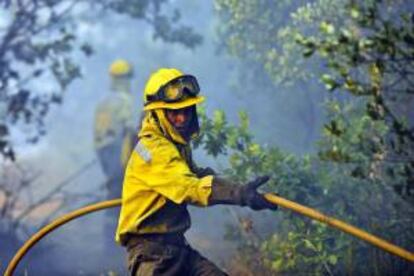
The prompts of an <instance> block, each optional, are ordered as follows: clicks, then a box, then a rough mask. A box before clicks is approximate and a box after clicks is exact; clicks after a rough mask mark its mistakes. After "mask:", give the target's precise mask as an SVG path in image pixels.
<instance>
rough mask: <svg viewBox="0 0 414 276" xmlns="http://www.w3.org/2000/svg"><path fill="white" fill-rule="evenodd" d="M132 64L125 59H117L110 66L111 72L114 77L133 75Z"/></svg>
mask: <svg viewBox="0 0 414 276" xmlns="http://www.w3.org/2000/svg"><path fill="white" fill-rule="evenodd" d="M132 71H133V70H132V66H131V65H130V64H129V63H128V61H126V60H124V59H117V60H115V61H114V62H112V64H111V66H109V74H110V75H111V76H112V77H131V76H132Z"/></svg>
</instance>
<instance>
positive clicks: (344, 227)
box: [265, 194, 414, 262]
mask: <svg viewBox="0 0 414 276" xmlns="http://www.w3.org/2000/svg"><path fill="white" fill-rule="evenodd" d="M265 197H266V199H267V200H268V201H270V202H271V203H274V204H277V205H279V206H281V207H284V208H287V209H290V210H292V211H295V212H296V213H299V214H302V215H305V216H307V217H310V218H312V219H315V220H318V221H320V222H323V223H325V224H327V225H329V226H332V227H334V228H337V229H339V230H341V231H343V232H345V233H348V234H351V235H353V236H355V237H357V238H359V239H361V240H364V241H366V242H368V243H370V244H372V245H375V246H376V247H379V248H380V249H382V250H385V251H387V252H389V253H391V254H394V255H397V256H399V257H401V258H404V259H406V260H408V261H410V262H414V253H411V252H409V251H407V250H405V249H403V248H401V247H398V246H396V245H393V244H391V243H389V242H387V241H385V240H383V239H380V238H378V237H376V236H374V235H371V234H370V233H368V232H365V231H363V230H361V229H358V228H356V227H354V226H352V225H349V224H347V223H345V222H343V221H340V220H338V219H335V218H332V217H328V216H325V215H324V214H322V213H320V212H318V211H316V210H314V209H311V208H308V207H306V206H303V205H300V204H298V203H296V202H293V201H290V200H287V199H284V198H283V197H280V196H276V195H274V194H266V195H265Z"/></svg>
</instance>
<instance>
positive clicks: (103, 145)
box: [94, 59, 136, 249]
mask: <svg viewBox="0 0 414 276" xmlns="http://www.w3.org/2000/svg"><path fill="white" fill-rule="evenodd" d="M132 71H133V70H132V67H131V65H130V64H129V63H128V62H127V61H125V60H122V59H119V60H115V61H114V62H113V63H112V64H111V66H110V67H109V75H110V78H111V93H110V94H108V95H107V96H106V97H105V98H104V99H103V100H102V101H101V102H100V103H99V104H98V106H97V108H96V112H95V125H94V146H95V151H96V154H97V157H98V160H99V163H100V165H101V169H102V171H103V173H104V175H105V178H106V179H105V188H106V198H107V199H114V198H119V197H121V191H122V181H123V174H124V171H125V166H126V163H127V161H128V159H129V155H130V153H131V151H132V149H133V148H134V145H133V143H134V139H135V137H136V127H134V125H135V124H134V121H133V119H134V116H133V109H132V106H133V100H134V99H133V97H132V94H131V92H130V83H131V79H132V74H133V72H132ZM135 140H136V139H135ZM135 142H136V141H135ZM118 216H119V213H118V211H117V210H115V209H113V210H109V211H107V212H106V213H105V224H104V229H103V235H104V241H105V242H104V246H105V248H106V249H110V248H114V246H115V243H114V240H113V232H114V231H115V228H116V222H117V218H118Z"/></svg>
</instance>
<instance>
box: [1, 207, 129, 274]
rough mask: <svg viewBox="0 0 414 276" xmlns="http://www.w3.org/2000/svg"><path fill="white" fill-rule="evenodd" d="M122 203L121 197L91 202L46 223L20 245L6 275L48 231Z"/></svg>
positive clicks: (12, 270) (10, 272) (11, 272)
mask: <svg viewBox="0 0 414 276" xmlns="http://www.w3.org/2000/svg"><path fill="white" fill-rule="evenodd" d="M120 205H121V199H113V200H107V201H102V202H98V203H95V204H91V205H88V206H85V207H83V208H80V209H77V210H75V211H73V212H70V213H69V214H65V215H63V216H61V217H60V218H58V219H56V220H54V221H53V222H51V223H50V224H48V225H46V226H45V227H43V228H42V229H40V230H39V231H38V232H37V233H36V234H34V235H33V236H32V237H30V239H29V240H27V241H26V242H25V243H24V244H23V246H22V247H20V249H19V251H17V253H16V255H14V257H13V259H12V260H11V261H10V263H9V265H8V266H7V269H6V272H5V273H4V276H12V275H13V272H14V270H15V269H16V267H17V264H18V263H19V262H20V260H21V259H22V258H23V257H24V255H25V254H26V253H27V251H29V249H30V248H32V247H33V245H35V244H36V243H37V242H38V241H39V240H41V239H42V238H43V237H44V236H46V235H47V234H48V233H50V232H51V231H53V230H54V229H56V228H58V227H59V226H61V225H62V224H65V223H67V222H69V221H71V220H73V219H75V218H77V217H81V216H84V215H86V214H89V213H92V212H95V211H99V210H102V209H106V208H111V207H116V206H120Z"/></svg>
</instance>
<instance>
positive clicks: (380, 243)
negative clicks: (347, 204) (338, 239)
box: [4, 194, 414, 276]
mask: <svg viewBox="0 0 414 276" xmlns="http://www.w3.org/2000/svg"><path fill="white" fill-rule="evenodd" d="M265 197H266V199H267V200H268V201H270V202H271V203H274V204H277V205H279V206H280V207H283V208H286V209H290V210H292V211H294V212H296V213H299V214H302V215H304V216H307V217H309V218H311V219H314V220H318V221H320V222H322V223H325V224H327V225H329V226H331V227H334V228H337V229H339V230H341V231H343V232H345V233H348V234H351V235H353V236H355V237H357V238H359V239H362V240H364V241H366V242H368V243H370V244H372V245H374V246H376V247H378V248H380V249H382V250H384V251H387V252H389V253H391V254H394V255H396V256H398V257H401V258H403V259H406V260H408V261H410V262H414V253H412V252H409V251H407V250H405V249H403V248H401V247H399V246H396V245H394V244H391V243H389V242H387V241H385V240H383V239H381V238H379V237H376V236H374V235H372V234H370V233H368V232H366V231H363V230H361V229H358V228H357V227H354V226H352V225H349V224H347V223H345V222H343V221H341V220H338V219H335V218H332V217H329V216H326V215H324V214H322V213H320V212H318V211H316V210H314V209H312V208H309V207H306V206H303V205H301V204H298V203H296V202H293V201H290V200H287V199H285V198H283V197H280V196H276V195H274V194H265ZM121 204H122V201H121V199H113V200H107V201H102V202H98V203H95V204H91V205H87V206H85V207H83V208H80V209H77V210H75V211H73V212H71V213H68V214H65V215H63V216H61V217H60V218H58V219H56V220H54V221H53V222H51V223H50V224H48V225H46V226H45V227H43V228H42V229H40V230H39V231H38V232H37V233H36V234H34V235H33V236H32V237H31V238H30V239H29V240H27V241H26V242H25V243H24V244H23V246H22V247H21V248H20V249H19V250H18V251H17V253H16V255H14V257H13V259H12V260H11V261H10V263H9V264H8V266H7V269H6V272H5V274H4V275H5V276H12V275H13V272H14V270H15V269H16V267H17V265H18V263H19V262H20V260H21V259H22V258H23V257H24V255H25V254H26V253H27V252H28V251H29V250H30V248H32V247H33V246H34V245H35V244H36V243H37V242H38V241H39V240H41V239H42V238H43V237H44V236H46V235H47V234H48V233H50V232H52V231H53V230H54V229H56V228H58V227H59V226H61V225H63V224H65V223H67V222H69V221H71V220H73V219H75V218H78V217H81V216H84V215H86V214H89V213H92V212H95V211H99V210H102V209H106V208H112V207H117V206H120V205H121Z"/></svg>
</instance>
